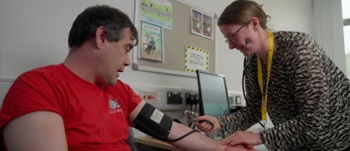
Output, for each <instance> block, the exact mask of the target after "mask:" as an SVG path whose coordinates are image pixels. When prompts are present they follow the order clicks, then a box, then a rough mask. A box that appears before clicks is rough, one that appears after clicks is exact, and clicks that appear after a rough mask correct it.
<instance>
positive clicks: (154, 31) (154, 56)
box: [140, 22, 163, 61]
mask: <svg viewBox="0 0 350 151" xmlns="http://www.w3.org/2000/svg"><path fill="white" fill-rule="evenodd" d="M162 33H163V32H162V28H161V27H159V26H157V25H154V24H151V23H147V22H141V32H140V34H141V35H140V37H141V42H140V58H141V59H147V60H154V61H163V39H162V37H163V35H162Z"/></svg>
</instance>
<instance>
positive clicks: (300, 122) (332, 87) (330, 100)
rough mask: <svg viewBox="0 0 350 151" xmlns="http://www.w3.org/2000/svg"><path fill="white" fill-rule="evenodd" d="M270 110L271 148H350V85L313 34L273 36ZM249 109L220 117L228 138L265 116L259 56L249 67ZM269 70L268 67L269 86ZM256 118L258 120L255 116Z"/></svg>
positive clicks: (266, 137)
mask: <svg viewBox="0 0 350 151" xmlns="http://www.w3.org/2000/svg"><path fill="white" fill-rule="evenodd" d="M274 37H275V40H276V41H275V42H276V43H275V44H276V45H277V50H275V52H274V55H273V61H272V69H271V75H270V82H269V87H268V104H267V111H268V113H269V116H270V118H271V121H272V122H273V124H274V126H275V127H274V128H271V129H268V130H265V131H262V132H260V137H261V139H262V141H263V143H264V144H265V146H266V147H267V148H268V149H269V150H307V151H312V150H324V151H331V150H333V151H336V150H343V149H345V148H346V147H348V146H350V102H349V101H350V81H349V79H348V78H347V77H346V75H345V74H344V73H343V72H342V71H341V70H340V69H339V68H338V67H337V66H336V65H335V64H334V62H332V60H331V59H330V58H329V57H328V56H327V55H326V54H325V51H324V50H323V49H322V47H321V46H320V45H318V44H317V43H316V41H315V40H314V39H312V38H311V37H310V36H309V35H307V34H305V33H299V32H285V31H280V32H274ZM245 74H246V81H245V85H246V90H247V92H246V97H247V98H246V101H247V103H248V104H249V107H246V108H243V109H241V110H239V111H237V112H235V113H232V114H230V115H226V116H220V117H218V119H219V122H220V125H221V127H222V129H223V130H224V131H225V137H227V136H229V135H230V134H232V133H234V132H235V131H237V130H246V129H247V128H249V127H250V126H252V125H253V124H255V123H257V119H256V118H255V117H258V118H259V119H260V118H261V112H260V104H261V98H262V97H261V92H260V88H259V84H258V77H257V56H256V55H254V56H252V57H251V59H250V61H249V64H248V65H247V68H246V72H245ZM266 76H267V69H266V66H265V65H263V79H264V83H266ZM254 116H255V117H254Z"/></svg>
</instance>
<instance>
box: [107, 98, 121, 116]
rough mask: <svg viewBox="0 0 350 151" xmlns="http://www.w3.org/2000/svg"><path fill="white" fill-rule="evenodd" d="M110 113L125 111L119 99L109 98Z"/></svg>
mask: <svg viewBox="0 0 350 151" xmlns="http://www.w3.org/2000/svg"><path fill="white" fill-rule="evenodd" d="M109 108H110V109H109V114H115V113H118V112H123V110H122V109H121V107H120V104H119V103H118V100H117V99H109Z"/></svg>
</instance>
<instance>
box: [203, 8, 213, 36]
mask: <svg viewBox="0 0 350 151" xmlns="http://www.w3.org/2000/svg"><path fill="white" fill-rule="evenodd" d="M203 36H204V37H207V38H210V39H213V17H212V16H210V15H207V14H203Z"/></svg>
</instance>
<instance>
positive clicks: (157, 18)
mask: <svg viewBox="0 0 350 151" xmlns="http://www.w3.org/2000/svg"><path fill="white" fill-rule="evenodd" d="M140 8H141V9H140V11H139V15H140V20H142V21H145V22H149V23H152V24H155V25H158V26H161V27H163V28H166V29H169V30H172V26H173V5H172V3H171V2H170V1H168V0H141V1H140Z"/></svg>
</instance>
